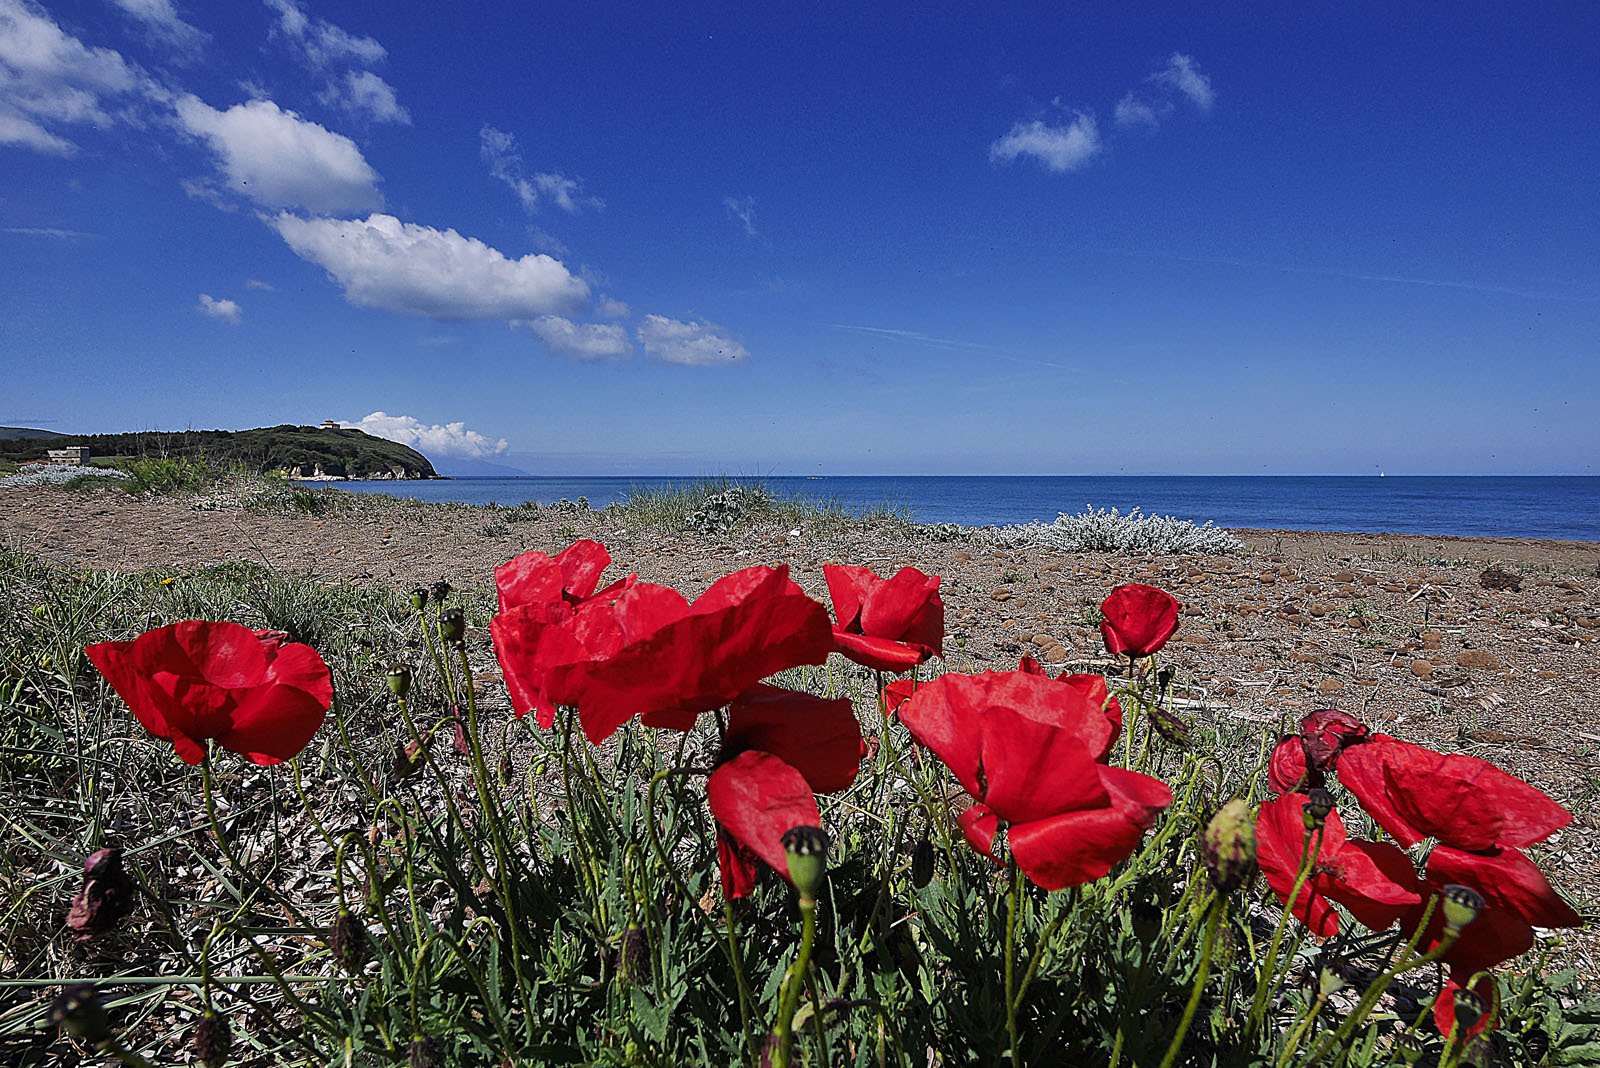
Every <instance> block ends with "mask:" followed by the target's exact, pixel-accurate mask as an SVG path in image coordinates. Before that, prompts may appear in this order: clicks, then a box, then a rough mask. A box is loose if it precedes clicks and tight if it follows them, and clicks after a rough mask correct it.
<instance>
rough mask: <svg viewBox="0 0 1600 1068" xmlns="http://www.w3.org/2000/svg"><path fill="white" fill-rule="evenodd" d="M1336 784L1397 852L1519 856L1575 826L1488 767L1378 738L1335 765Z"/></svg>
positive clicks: (1543, 798)
mask: <svg viewBox="0 0 1600 1068" xmlns="http://www.w3.org/2000/svg"><path fill="white" fill-rule="evenodd" d="M1339 781H1340V782H1342V783H1343V784H1344V785H1345V786H1346V787H1348V788H1349V790H1350V792H1351V793H1353V794H1355V795H1356V800H1358V801H1360V802H1361V807H1362V808H1364V809H1366V810H1367V812H1368V814H1370V815H1371V816H1372V818H1373V819H1375V820H1377V821H1378V825H1379V826H1381V827H1382V828H1383V829H1384V830H1386V831H1388V832H1389V833H1390V834H1391V835H1393V836H1394V839H1395V841H1397V842H1399V843H1400V844H1401V845H1402V846H1406V847H1410V846H1413V845H1416V844H1417V843H1418V842H1420V841H1422V840H1423V839H1424V838H1437V839H1439V840H1440V841H1441V842H1445V843H1447V844H1448V845H1452V846H1455V847H1456V848H1458V849H1466V850H1472V851H1475V852H1481V851H1483V850H1488V849H1494V848H1496V847H1509V848H1513V849H1522V848H1525V847H1527V846H1530V845H1532V844H1533V843H1535V842H1539V841H1543V840H1544V839H1545V838H1548V837H1549V836H1550V835H1552V834H1554V833H1555V832H1556V831H1559V830H1560V829H1561V828H1563V827H1565V826H1566V825H1567V824H1569V823H1571V822H1572V813H1570V812H1568V811H1567V810H1566V809H1564V808H1562V807H1561V805H1559V804H1558V803H1557V802H1556V801H1555V800H1554V799H1552V798H1551V797H1550V796H1549V795H1547V794H1545V793H1544V792H1543V791H1541V790H1539V789H1536V788H1535V787H1533V786H1530V785H1528V784H1527V783H1525V782H1523V781H1522V780H1521V779H1519V778H1517V777H1516V776H1514V775H1508V774H1506V773H1505V772H1503V771H1501V770H1500V769H1499V768H1497V767H1495V766H1494V765H1493V764H1491V763H1489V762H1488V761H1486V760H1479V759H1478V758H1477V757H1469V756H1462V755H1460V754H1454V753H1453V754H1449V755H1446V754H1444V753H1436V752H1434V751H1433V750H1432V749H1424V748H1423V747H1422V746H1420V745H1412V744H1411V743H1410V742H1402V741H1400V740H1399V739H1396V738H1390V737H1389V736H1387V735H1383V734H1375V735H1373V736H1372V738H1371V739H1370V740H1368V741H1367V742H1365V743H1364V744H1362V745H1357V746H1353V747H1351V748H1350V749H1347V750H1346V751H1345V752H1344V753H1343V755H1342V756H1341V757H1340V758H1339Z"/></svg>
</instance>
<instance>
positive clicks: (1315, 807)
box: [1301, 786, 1333, 831]
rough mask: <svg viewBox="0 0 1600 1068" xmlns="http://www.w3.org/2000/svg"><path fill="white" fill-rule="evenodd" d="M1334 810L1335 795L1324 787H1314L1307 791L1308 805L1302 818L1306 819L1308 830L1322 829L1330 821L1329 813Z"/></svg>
mask: <svg viewBox="0 0 1600 1068" xmlns="http://www.w3.org/2000/svg"><path fill="white" fill-rule="evenodd" d="M1332 811H1333V795H1332V794H1331V793H1329V792H1328V791H1327V790H1324V789H1323V788H1322V787H1320V786H1318V787H1314V788H1313V789H1310V790H1307V791H1306V807H1305V809H1304V810H1303V811H1302V813H1301V815H1302V818H1303V819H1304V820H1305V821H1306V830H1308V831H1316V830H1321V829H1322V825H1323V824H1325V823H1327V822H1328V814H1329V813H1330V812H1332Z"/></svg>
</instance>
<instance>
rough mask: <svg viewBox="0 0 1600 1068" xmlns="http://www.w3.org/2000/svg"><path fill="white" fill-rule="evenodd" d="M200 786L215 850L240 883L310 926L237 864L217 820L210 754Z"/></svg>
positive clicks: (292, 906)
mask: <svg viewBox="0 0 1600 1068" xmlns="http://www.w3.org/2000/svg"><path fill="white" fill-rule="evenodd" d="M200 785H201V788H202V790H203V792H204V793H205V799H206V818H207V819H208V820H210V821H211V834H212V836H213V837H214V838H216V840H217V848H218V849H220V850H222V855H223V857H224V858H226V859H227V861H228V867H230V868H232V869H233V873H234V874H235V875H237V876H238V877H239V880H240V882H242V883H248V884H250V886H252V887H253V888H255V889H256V890H259V891H260V892H261V893H263V894H265V895H266V896H267V897H269V898H271V899H272V900H273V901H276V902H277V903H278V904H279V905H280V906H282V908H283V910H284V911H285V912H287V913H288V914H289V916H290V917H291V918H292V919H293V920H294V922H295V923H297V924H299V925H300V926H301V927H309V926H311V921H310V920H308V919H306V916H305V913H303V912H301V911H300V910H299V909H298V908H296V907H295V904H294V902H292V901H290V900H289V899H288V898H286V897H284V896H283V895H282V894H280V893H279V892H278V891H277V890H275V889H273V887H271V886H270V885H268V884H267V882H266V881H265V880H264V879H261V878H259V877H258V876H256V875H254V874H252V873H251V872H249V871H247V870H246V869H245V866H244V865H243V864H241V863H240V862H239V855H238V854H237V853H235V852H234V851H233V843H232V842H230V841H228V836H227V835H226V834H223V833H222V821H221V820H219V819H217V799H216V790H215V788H214V786H213V783H212V779H211V754H210V753H207V754H206V755H205V756H204V757H203V758H202V759H201V761H200Z"/></svg>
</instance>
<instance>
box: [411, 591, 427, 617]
mask: <svg viewBox="0 0 1600 1068" xmlns="http://www.w3.org/2000/svg"><path fill="white" fill-rule="evenodd" d="M427 603H428V587H426V586H418V587H417V588H416V589H414V590H412V591H411V607H412V608H415V609H416V610H417V611H419V612H420V611H422V609H423V607H424V606H425V605H427Z"/></svg>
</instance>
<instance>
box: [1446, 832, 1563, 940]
mask: <svg viewBox="0 0 1600 1068" xmlns="http://www.w3.org/2000/svg"><path fill="white" fill-rule="evenodd" d="M1428 879H1429V881H1430V882H1433V883H1436V884H1441V885H1442V884H1448V883H1460V884H1461V885H1463V886H1470V887H1472V888H1473V889H1475V890H1477V891H1478V892H1479V893H1480V894H1482V895H1483V897H1484V900H1485V901H1487V902H1488V903H1489V904H1490V906H1491V907H1493V908H1495V909H1500V910H1504V911H1506V912H1511V913H1515V914H1516V915H1518V916H1520V917H1522V918H1523V919H1524V920H1527V921H1528V922H1529V923H1531V924H1532V925H1533V926H1535V927H1579V926H1582V924H1583V919H1582V917H1580V916H1579V915H1578V914H1577V912H1575V911H1574V910H1573V908H1572V906H1571V905H1569V904H1567V903H1566V902H1565V901H1564V900H1562V898H1561V895H1560V894H1558V893H1556V892H1555V889H1554V888H1553V887H1551V885H1550V882H1549V880H1547V879H1546V878H1545V877H1544V873H1543V872H1541V871H1540V870H1539V866H1538V865H1537V864H1535V863H1534V862H1533V861H1532V860H1530V859H1529V858H1528V857H1527V855H1526V854H1524V853H1521V852H1518V851H1517V850H1515V849H1501V850H1496V851H1494V852H1492V853H1488V854H1482V853H1467V852H1464V851H1462V850H1459V849H1453V848H1451V847H1450V846H1447V845H1440V846H1436V847H1434V850H1433V852H1432V853H1430V854H1428Z"/></svg>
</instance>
